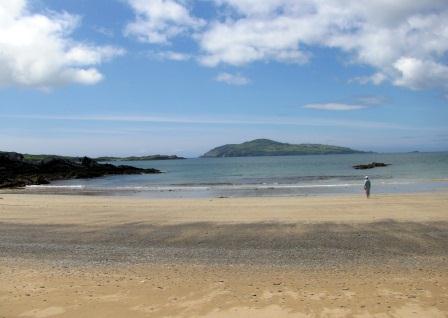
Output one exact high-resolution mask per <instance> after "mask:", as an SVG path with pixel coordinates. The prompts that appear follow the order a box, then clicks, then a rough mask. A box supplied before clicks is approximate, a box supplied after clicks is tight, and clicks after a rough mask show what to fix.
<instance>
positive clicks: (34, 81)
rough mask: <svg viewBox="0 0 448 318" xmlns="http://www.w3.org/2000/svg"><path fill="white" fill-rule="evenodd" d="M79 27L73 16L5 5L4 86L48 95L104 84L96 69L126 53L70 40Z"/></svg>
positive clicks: (0, 9) (12, 0)
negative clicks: (63, 87)
mask: <svg viewBox="0 0 448 318" xmlns="http://www.w3.org/2000/svg"><path fill="white" fill-rule="evenodd" d="M79 23H80V19H79V17H77V16H74V15H70V14H68V13H62V14H58V13H47V14H46V15H44V14H38V13H31V12H30V11H29V9H28V7H27V1H25V0H0V85H3V86H5V85H20V86H30V87H37V88H42V89H48V88H51V87H54V86H58V85H62V84H68V83H79V84H86V85H91V84H95V83H97V82H99V81H100V80H102V78H103V75H102V74H101V73H100V71H99V70H98V69H97V68H96V66H97V65H99V64H101V63H102V62H104V61H106V60H109V59H110V58H113V57H114V56H117V55H121V54H123V53H124V51H123V50H122V49H119V48H115V47H111V46H96V45H91V44H86V43H80V42H76V41H75V40H73V39H72V38H70V34H71V33H72V32H73V30H74V29H75V28H76V27H77V26H78V25H79Z"/></svg>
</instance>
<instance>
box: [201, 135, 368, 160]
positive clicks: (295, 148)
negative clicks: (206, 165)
mask: <svg viewBox="0 0 448 318" xmlns="http://www.w3.org/2000/svg"><path fill="white" fill-rule="evenodd" d="M353 153H365V152H364V151H359V150H354V149H351V148H347V147H339V146H332V145H322V144H289V143H282V142H278V141H274V140H270V139H255V140H252V141H247V142H243V143H241V144H228V145H224V146H220V147H216V148H214V149H212V150H210V151H208V152H206V153H205V154H204V155H202V156H201V157H202V158H221V157H252V156H254V157H255V156H298V155H329V154H353Z"/></svg>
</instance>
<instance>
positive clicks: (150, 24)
mask: <svg viewBox="0 0 448 318" xmlns="http://www.w3.org/2000/svg"><path fill="white" fill-rule="evenodd" d="M447 121H448V2H447V1H446V0H420V1H415V0H395V1H388V0H377V1H370V0H334V1H325V0H95V1H91V0H64V1H60V0H0V150H4V151H18V152H23V153H34V154H38V153H51V154H66V155H89V156H103V155H116V156H125V155H144V154H178V155H183V156H188V157H194V156H198V155H201V154H202V153H204V152H206V151H208V150H209V149H211V148H213V147H215V146H219V145H222V144H227V143H239V142H243V141H247V140H251V139H255V138H270V139H274V140H277V141H283V142H290V143H324V144H332V145H340V146H348V147H352V148H355V149H359V150H366V151H378V152H406V151H414V150H419V151H447V150H448V125H447Z"/></svg>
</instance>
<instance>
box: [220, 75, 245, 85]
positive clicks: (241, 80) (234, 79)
mask: <svg viewBox="0 0 448 318" xmlns="http://www.w3.org/2000/svg"><path fill="white" fill-rule="evenodd" d="M215 80H216V81H217V82H223V83H226V84H229V85H238V86H242V85H247V84H249V83H250V80H249V79H248V78H247V77H244V76H242V75H240V74H230V73H220V74H219V75H218V76H216V77H215Z"/></svg>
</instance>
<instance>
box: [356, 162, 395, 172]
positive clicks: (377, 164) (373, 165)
mask: <svg viewBox="0 0 448 318" xmlns="http://www.w3.org/2000/svg"><path fill="white" fill-rule="evenodd" d="M387 166H390V164H388V163H382V162H372V163H367V164H361V165H355V166H353V168H355V169H359V170H365V169H372V168H376V167H387Z"/></svg>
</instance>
